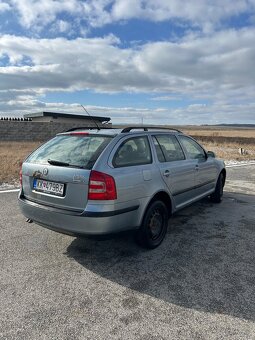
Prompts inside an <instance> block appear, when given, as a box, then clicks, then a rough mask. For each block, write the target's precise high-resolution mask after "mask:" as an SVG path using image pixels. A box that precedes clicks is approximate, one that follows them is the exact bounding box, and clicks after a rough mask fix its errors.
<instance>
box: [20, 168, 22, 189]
mask: <svg viewBox="0 0 255 340" xmlns="http://www.w3.org/2000/svg"><path fill="white" fill-rule="evenodd" d="M19 183H20V187H22V163H21V164H20V170H19Z"/></svg>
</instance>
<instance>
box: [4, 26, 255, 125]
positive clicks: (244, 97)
mask: <svg viewBox="0 0 255 340" xmlns="http://www.w3.org/2000/svg"><path fill="white" fill-rule="evenodd" d="M254 36H255V29H254V28H246V29H242V30H239V31H234V30H226V31H221V32H218V33H214V34H212V35H209V36H206V37H196V36H193V35H190V36H187V37H185V38H184V39H183V40H182V41H178V42H155V43H147V44H145V45H141V46H139V47H132V48H127V49H122V48H121V47H120V45H119V40H118V39H117V38H116V37H115V36H113V35H110V36H107V37H105V38H93V39H82V38H77V39H75V40H68V39H65V38H56V39H32V38H26V37H17V36H10V35H4V36H0V45H1V52H0V58H1V57H5V58H6V56H7V57H8V58H9V61H10V62H9V65H7V66H5V67H0V111H1V112H8V111H9V110H10V109H12V110H14V111H15V103H16V105H17V108H19V110H28V109H29V103H31V107H32V108H33V110H34V108H35V107H36V105H38V107H41V106H43V105H46V107H47V105H48V104H47V103H42V101H41V99H40V98H39V95H42V94H43V93H46V92H49V91H75V90H84V89H90V90H94V91H96V92H121V91H124V92H126V91H129V92H130V91H131V92H147V93H154V94H155V97H156V99H157V100H159V99H166V98H168V97H169V98H176V97H177V98H178V97H188V98H190V99H193V101H194V102H196V103H197V104H198V105H197V106H193V107H192V106H190V107H188V108H186V111H187V114H189V115H193V117H195V112H197V113H200V114H204V115H207V116H206V117H208V119H211V118H210V115H212V114H213V110H217V112H225V113H226V114H228V112H230V111H231V110H232V111H233V112H236V108H238V110H239V109H240V110H242V112H243V114H245V115H246V116H249V117H250V118H249V119H250V120H252V118H253V119H254V112H255V111H254V93H255V83H254V79H255V73H254V72H255V71H254V57H255V45H254ZM26 59H28V60H29V61H30V64H31V65H29V66H28V65H23V61H24V60H26ZM6 91H9V94H10V96H9V98H8V100H7V98H6ZM21 93H22V95H21ZM162 93H164V95H162ZM26 95H27V97H24V96H26ZM157 97H158V98H157ZM162 97H163V98H162ZM1 98H4V99H1ZM201 99H203V101H205V100H207V101H208V102H210V105H206V106H203V105H200V101H201ZM22 103H24V107H23V108H22V105H23V104H22ZM165 104H166V103H164V105H163V111H164V112H163V113H164V116H165V117H166V116H167V115H171V117H175V115H177V114H180V112H181V114H182V115H185V113H184V111H183V110H184V109H183V108H180V111H178V110H173V109H166V108H165V106H166V105H165ZM199 105H200V106H199ZM159 109H162V108H159ZM121 112H122V113H123V112H124V111H121ZM129 112H130V111H129ZM132 112H133V111H132ZM153 112H155V114H157V115H159V114H162V112H160V111H157V110H156V109H155V110H154V111H153ZM215 112H216V111H215ZM137 114H138V113H137ZM123 115H124V113H123ZM127 115H129V114H127ZM204 117H205V116H204ZM222 117H223V118H224V115H222ZM197 119H198V118H197Z"/></svg>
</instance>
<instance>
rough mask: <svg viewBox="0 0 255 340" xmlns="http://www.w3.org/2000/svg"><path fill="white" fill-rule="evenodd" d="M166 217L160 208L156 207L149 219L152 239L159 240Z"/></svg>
mask: <svg viewBox="0 0 255 340" xmlns="http://www.w3.org/2000/svg"><path fill="white" fill-rule="evenodd" d="M163 225H164V217H163V215H162V213H161V212H160V210H159V209H155V210H154V211H153V213H152V214H151V216H150V218H149V221H148V229H149V233H150V237H151V239H152V240H157V239H158V238H159V237H160V236H161V234H162V231H163Z"/></svg>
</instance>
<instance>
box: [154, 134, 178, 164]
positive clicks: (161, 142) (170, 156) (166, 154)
mask: <svg viewBox="0 0 255 340" xmlns="http://www.w3.org/2000/svg"><path fill="white" fill-rule="evenodd" d="M152 138H153V143H154V146H155V149H156V153H157V157H158V160H159V161H160V162H173V161H180V160H183V159H185V156H184V153H183V151H182V148H181V146H180V144H179V142H178V141H177V139H176V137H175V136H172V135H155V136H153V137H152Z"/></svg>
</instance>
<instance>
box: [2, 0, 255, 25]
mask: <svg viewBox="0 0 255 340" xmlns="http://www.w3.org/2000/svg"><path fill="white" fill-rule="evenodd" d="M9 1H10V3H11V4H12V5H13V9H14V10H15V11H16V12H17V13H18V16H19V21H20V24H21V25H22V26H24V27H26V28H35V27H37V28H41V27H45V26H47V25H48V24H52V23H54V22H56V21H57V17H58V15H59V14H61V13H68V15H69V16H72V17H73V18H75V19H78V21H84V20H85V21H86V26H87V27H89V26H92V27H93V26H103V25H105V24H107V23H112V22H118V21H123V20H127V19H133V18H136V19H146V20H149V21H154V22H159V21H165V20H173V21H180V23H182V22H188V23H189V24H191V25H193V26H196V27H201V28H202V29H203V30H204V31H212V30H213V29H214V27H215V26H217V25H219V24H220V23H221V22H223V21H224V20H225V19H226V18H230V17H232V16H236V15H239V14H242V13H250V14H254V9H255V3H254V1H253V0H235V1H233V0H214V1H211V0H193V1H190V0H182V1H180V0H147V1H144V0H88V1H86V2H84V1H81V0H44V1H40V0H9ZM0 8H1V7H0ZM71 21H74V20H73V19H72V20H71Z"/></svg>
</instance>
